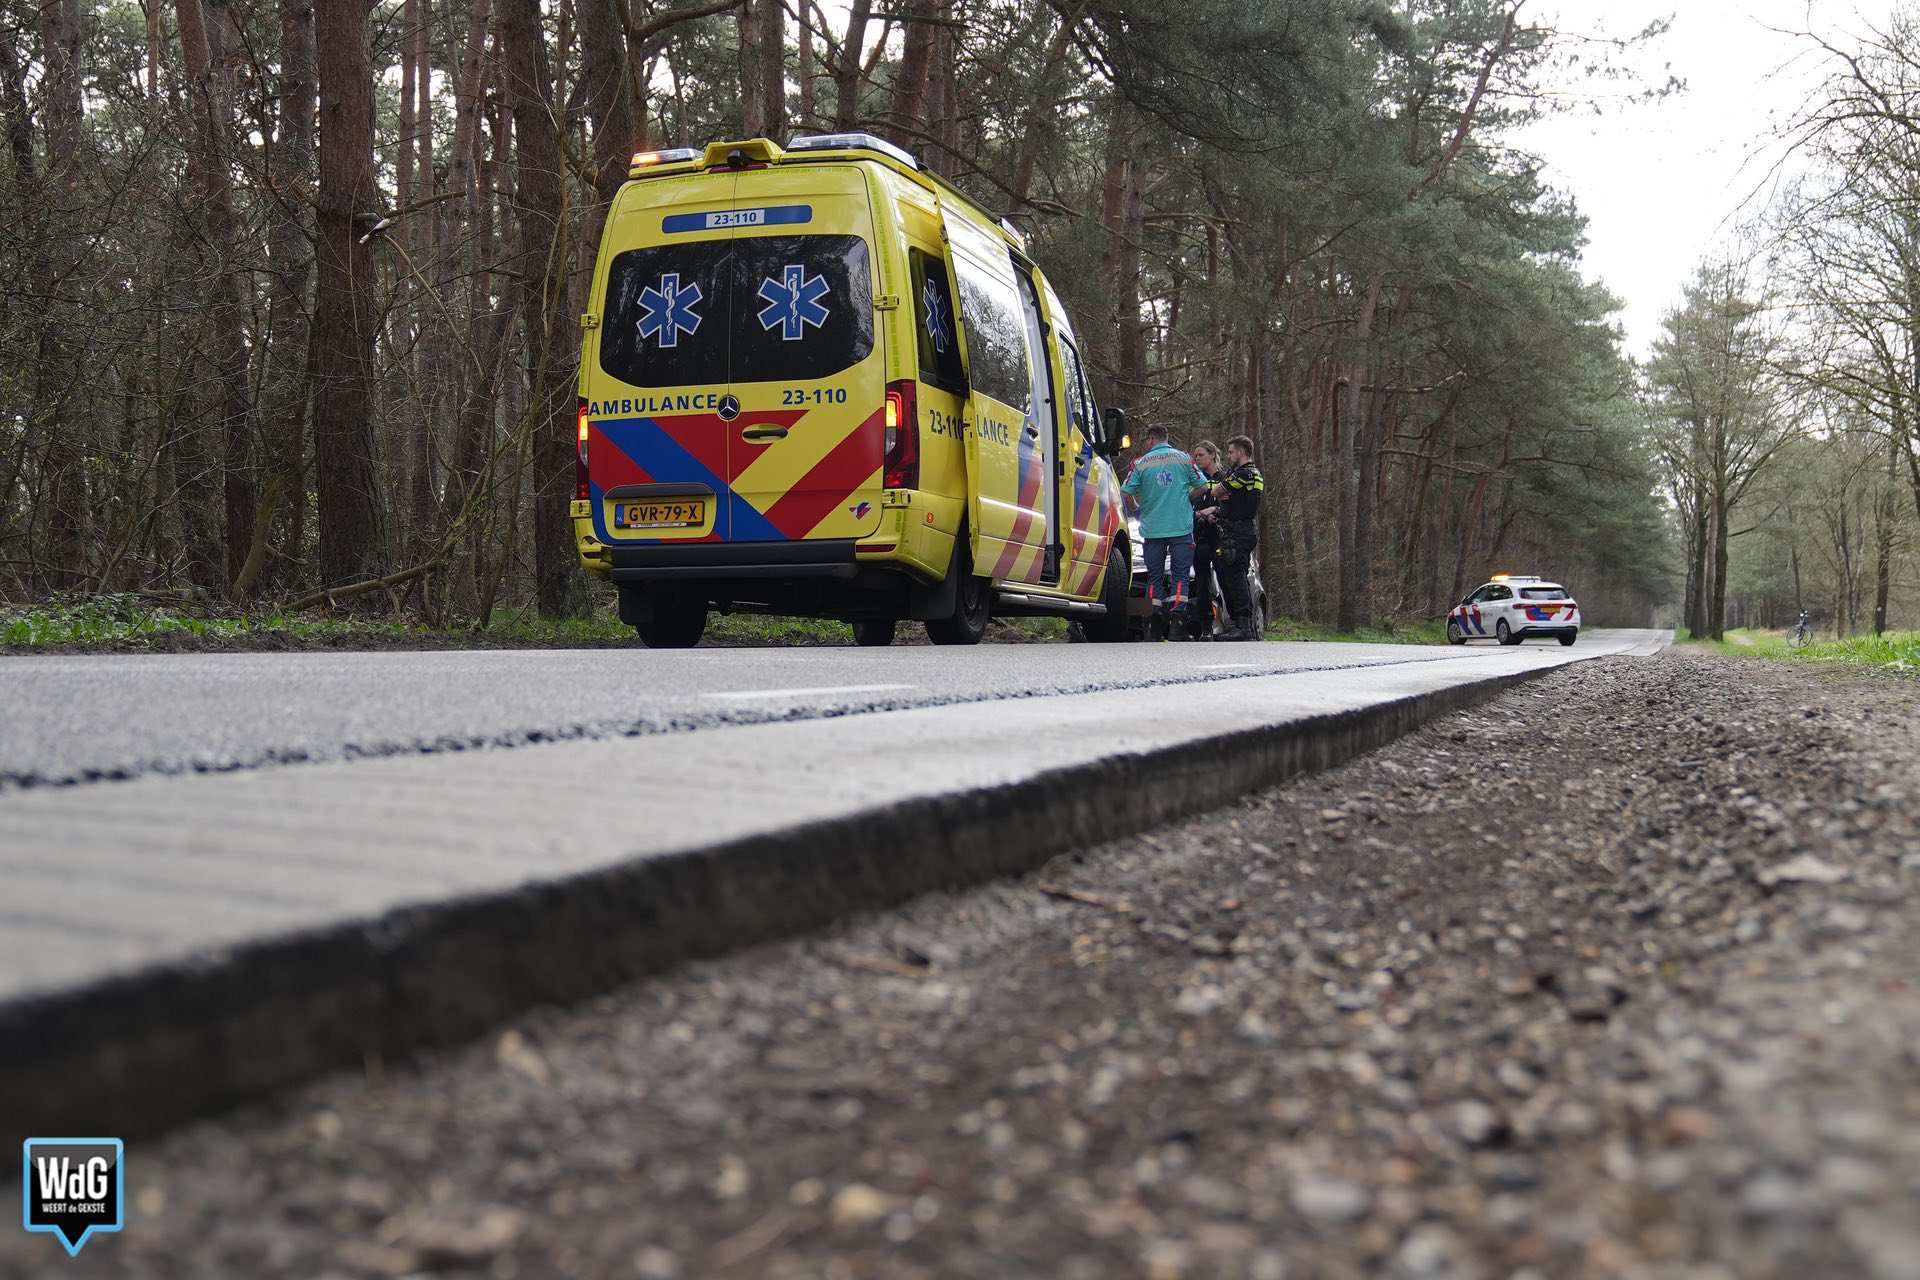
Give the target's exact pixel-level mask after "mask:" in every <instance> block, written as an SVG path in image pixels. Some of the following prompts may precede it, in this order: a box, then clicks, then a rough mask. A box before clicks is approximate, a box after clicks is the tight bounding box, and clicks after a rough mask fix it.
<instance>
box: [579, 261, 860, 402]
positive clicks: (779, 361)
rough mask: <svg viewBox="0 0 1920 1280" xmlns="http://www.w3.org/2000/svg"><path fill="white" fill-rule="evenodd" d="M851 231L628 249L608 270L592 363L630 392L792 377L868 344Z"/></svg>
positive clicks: (840, 365)
mask: <svg viewBox="0 0 1920 1280" xmlns="http://www.w3.org/2000/svg"><path fill="white" fill-rule="evenodd" d="M871 281H872V273H871V269H870V267H869V265H868V253H867V244H866V241H864V240H862V239H861V238H860V237H859V236H742V237H738V238H734V239H727V240H694V241H688V242H686V243H684V244H666V245H659V246H656V247H654V248H649V249H629V250H627V251H626V252H625V253H622V254H620V255H618V256H617V257H615V258H614V260H613V263H612V265H611V266H610V267H609V268H608V272H607V308H606V314H605V316H603V317H602V320H601V330H602V332H601V339H600V367H601V368H602V369H604V370H605V371H606V372H607V373H609V374H611V375H612V376H613V377H616V378H618V379H620V380H621V381H622V382H627V383H631V384H632V385H634V386H637V387H682V386H692V385H701V384H708V385H710V384H714V383H726V382H774V381H779V382H800V381H811V380H813V379H817V378H825V377H831V376H832V375H833V374H836V373H839V372H840V371H841V370H843V369H846V368H848V367H849V366H852V365H855V364H858V363H859V362H860V361H862V360H864V359H866V358H867V356H868V355H869V354H870V353H871V352H872V351H873V337H874V335H873V286H872V283H871Z"/></svg>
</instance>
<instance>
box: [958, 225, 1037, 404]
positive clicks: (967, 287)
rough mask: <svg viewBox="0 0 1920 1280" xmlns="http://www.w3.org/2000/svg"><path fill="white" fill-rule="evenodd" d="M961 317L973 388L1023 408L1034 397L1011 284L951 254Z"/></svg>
mask: <svg viewBox="0 0 1920 1280" xmlns="http://www.w3.org/2000/svg"><path fill="white" fill-rule="evenodd" d="M953 267H954V272H955V274H957V275H958V276H959V277H960V318H961V320H962V321H963V322H964V323H965V325H966V327H967V373H968V375H969V377H970V378H971V380H972V382H973V389H974V390H975V391H978V392H981V393H983V394H985V395H989V396H992V397H993V398H994V399H995V400H998V401H999V402H1000V403H1001V404H1004V405H1006V406H1007V407H1008V408H1010V409H1013V410H1015V411H1016V412H1019V413H1025V412H1026V411H1027V408H1028V406H1029V405H1030V404H1031V403H1032V401H1033V379H1032V375H1031V373H1030V372H1029V370H1028V365H1027V322H1026V318H1025V317H1024V316H1023V315H1022V314H1021V311H1020V298H1019V295H1017V294H1015V293H1014V291H1013V288H1012V286H1011V285H1008V284H1006V283H1005V282H1003V281H1001V280H1000V279H998V278H997V277H995V276H992V275H989V274H988V273H987V272H985V271H982V270H980V269H979V268H977V267H975V266H974V265H973V264H972V263H971V262H969V261H967V259H966V258H964V257H961V256H959V255H957V254H956V255H955V257H954V259H953Z"/></svg>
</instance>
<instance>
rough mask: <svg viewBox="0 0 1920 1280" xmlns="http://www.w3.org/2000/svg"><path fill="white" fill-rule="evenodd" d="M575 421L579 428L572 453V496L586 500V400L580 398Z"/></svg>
mask: <svg viewBox="0 0 1920 1280" xmlns="http://www.w3.org/2000/svg"><path fill="white" fill-rule="evenodd" d="M577 421H578V422H579V426H580V443H579V445H578V446H577V447H576V448H575V449H574V453H573V496H574V497H576V498H587V497H590V496H592V495H590V494H589V493H588V492H587V398H586V397H585V396H582V397H580V413H579V415H578V419H577Z"/></svg>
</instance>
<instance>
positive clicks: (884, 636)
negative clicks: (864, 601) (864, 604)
mask: <svg viewBox="0 0 1920 1280" xmlns="http://www.w3.org/2000/svg"><path fill="white" fill-rule="evenodd" d="M899 630H900V623H899V621H898V620H897V619H894V618H870V619H868V620H867V621H865V622H856V623H854V624H853V642H854V643H855V644H857V645H859V646H860V647H861V648H862V649H884V648H886V647H887V646H888V645H890V644H892V643H893V637H894V633H895V632H897V631H899Z"/></svg>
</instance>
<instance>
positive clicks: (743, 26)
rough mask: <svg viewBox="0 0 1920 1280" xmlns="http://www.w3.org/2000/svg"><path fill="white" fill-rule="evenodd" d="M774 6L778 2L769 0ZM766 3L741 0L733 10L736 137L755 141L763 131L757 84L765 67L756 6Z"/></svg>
mask: <svg viewBox="0 0 1920 1280" xmlns="http://www.w3.org/2000/svg"><path fill="white" fill-rule="evenodd" d="M772 2H773V3H778V2H779V0H772ZM767 3H769V0H744V2H743V3H742V4H741V6H740V7H739V8H738V9H736V10H734V13H733V22H734V29H735V30H736V31H737V32H738V38H737V40H736V56H737V58H738V62H739V74H740V136H741V137H743V138H758V137H760V136H762V135H763V134H765V133H766V131H767V96H766V92H765V90H764V88H763V87H762V84H761V80H762V77H763V76H765V74H766V63H765V62H764V61H763V60H762V58H761V56H760V31H761V26H762V24H761V22H760V15H759V8H760V6H762V5H764V4H767Z"/></svg>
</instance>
